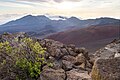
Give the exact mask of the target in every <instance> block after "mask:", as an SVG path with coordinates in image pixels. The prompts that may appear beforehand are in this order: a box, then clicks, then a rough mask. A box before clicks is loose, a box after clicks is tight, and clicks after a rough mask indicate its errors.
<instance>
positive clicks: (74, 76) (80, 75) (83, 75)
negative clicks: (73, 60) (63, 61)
mask: <svg viewBox="0 0 120 80" xmlns="http://www.w3.org/2000/svg"><path fill="white" fill-rule="evenodd" d="M66 74H67V80H91V77H90V76H89V75H88V73H87V71H83V70H78V69H73V70H70V71H67V72H66Z"/></svg>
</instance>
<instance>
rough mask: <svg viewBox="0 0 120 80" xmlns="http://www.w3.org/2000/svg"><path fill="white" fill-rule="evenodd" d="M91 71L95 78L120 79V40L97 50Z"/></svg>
mask: <svg viewBox="0 0 120 80" xmlns="http://www.w3.org/2000/svg"><path fill="white" fill-rule="evenodd" d="M94 60H95V62H94V65H93V68H92V72H91V77H92V79H93V80H120V40H114V41H112V42H111V43H110V44H108V45H107V46H105V47H104V48H102V49H100V50H98V51H96V53H95V55H94Z"/></svg>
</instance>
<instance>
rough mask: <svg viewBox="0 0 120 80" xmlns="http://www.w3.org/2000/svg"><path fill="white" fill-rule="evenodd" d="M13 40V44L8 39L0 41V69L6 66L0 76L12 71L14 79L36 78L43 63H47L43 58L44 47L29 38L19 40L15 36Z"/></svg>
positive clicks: (10, 73)
mask: <svg viewBox="0 0 120 80" xmlns="http://www.w3.org/2000/svg"><path fill="white" fill-rule="evenodd" d="M13 41H15V45H13V43H12V44H11V43H10V42H8V41H6V42H1V43H0V56H2V59H0V62H1V64H0V70H2V69H6V68H7V69H6V70H5V71H4V72H5V73H2V71H1V73H0V76H3V78H4V77H5V76H6V75H9V76H11V75H12V74H13V73H14V76H12V78H13V79H14V78H15V79H16V80H26V79H32V80H34V79H37V78H38V77H39V75H40V73H41V70H42V67H43V65H46V64H48V63H47V62H46V60H45V58H44V53H45V49H44V48H42V47H41V45H40V44H39V42H37V41H35V40H32V39H31V38H23V39H21V40H20V41H19V42H18V40H16V38H15V39H14V40H13ZM51 65H52V64H51V63H50V64H49V66H51ZM2 74H4V75H2ZM0 79H2V78H0Z"/></svg>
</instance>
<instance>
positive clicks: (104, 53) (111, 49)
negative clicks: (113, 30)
mask: <svg viewBox="0 0 120 80" xmlns="http://www.w3.org/2000/svg"><path fill="white" fill-rule="evenodd" d="M94 56H95V58H102V59H109V58H114V57H120V40H114V41H113V42H111V43H110V44H108V45H107V46H105V47H104V48H102V49H100V50H98V51H96V53H95V55H94Z"/></svg>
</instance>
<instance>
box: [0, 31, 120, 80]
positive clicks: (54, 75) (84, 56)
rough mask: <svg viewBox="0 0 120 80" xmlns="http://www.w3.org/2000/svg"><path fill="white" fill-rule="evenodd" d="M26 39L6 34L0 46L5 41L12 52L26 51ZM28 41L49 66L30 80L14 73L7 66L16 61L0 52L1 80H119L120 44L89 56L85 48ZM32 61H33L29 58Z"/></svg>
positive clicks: (115, 41)
mask: <svg viewBox="0 0 120 80" xmlns="http://www.w3.org/2000/svg"><path fill="white" fill-rule="evenodd" d="M26 37H27V38H28V36H27V35H26V34H25V33H16V34H8V33H6V34H3V35H1V36H0V43H3V42H6V41H8V42H9V43H10V44H12V46H13V47H14V48H16V47H17V48H20V49H21V50H22V51H23V50H24V49H23V48H26V47H22V48H21V47H20V45H24V44H23V42H21V40H22V39H24V38H26ZM31 39H32V40H33V41H36V42H38V43H39V44H40V45H41V46H42V48H43V49H45V52H44V54H45V55H44V59H45V61H46V62H49V63H51V66H49V65H47V64H43V65H42V66H41V68H40V69H41V72H40V74H39V75H37V76H35V77H34V76H33V77H32V78H31V77H29V76H28V75H26V74H27V73H24V71H23V72H22V70H21V69H16V67H14V65H12V66H13V67H14V68H13V67H12V66H10V64H12V63H15V59H14V58H13V57H12V56H11V55H7V54H6V53H5V52H4V51H2V48H0V80H120V40H114V41H113V42H111V43H110V44H108V45H107V46H106V47H104V48H103V49H100V50H98V51H96V53H95V54H92V55H91V54H89V52H88V51H87V50H86V49H85V48H77V47H75V45H72V44H71V45H64V44H62V43H60V42H58V41H54V40H50V39H42V40H41V39H35V38H31ZM24 46H25V45H24ZM25 50H27V51H26V53H27V55H28V54H30V53H32V54H33V53H34V52H33V51H31V50H29V49H27V48H26V49H25ZM28 52H29V53H28ZM4 53H5V54H4ZM19 54H20V53H19ZM12 55H14V56H16V55H15V54H12ZM17 56H18V55H17ZM22 56H23V55H22ZM27 57H28V56H27ZM29 57H30V56H29ZM33 57H34V55H33ZM18 59H19V58H18ZM28 59H29V58H28ZM32 59H34V58H30V60H32ZM35 59H36V58H35ZM5 60H7V61H8V62H9V63H7V62H5ZM13 61H14V62H13ZM32 61H33V62H34V60H32ZM41 63H42V62H41ZM4 65H5V66H4ZM8 68H9V70H8ZM15 70H16V71H15ZM35 70H36V69H35ZM38 71H39V70H38ZM28 72H29V71H28ZM18 74H21V75H20V76H23V75H26V76H25V78H24V79H19V78H20V77H19V78H18V77H17V78H16V76H18Z"/></svg>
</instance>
